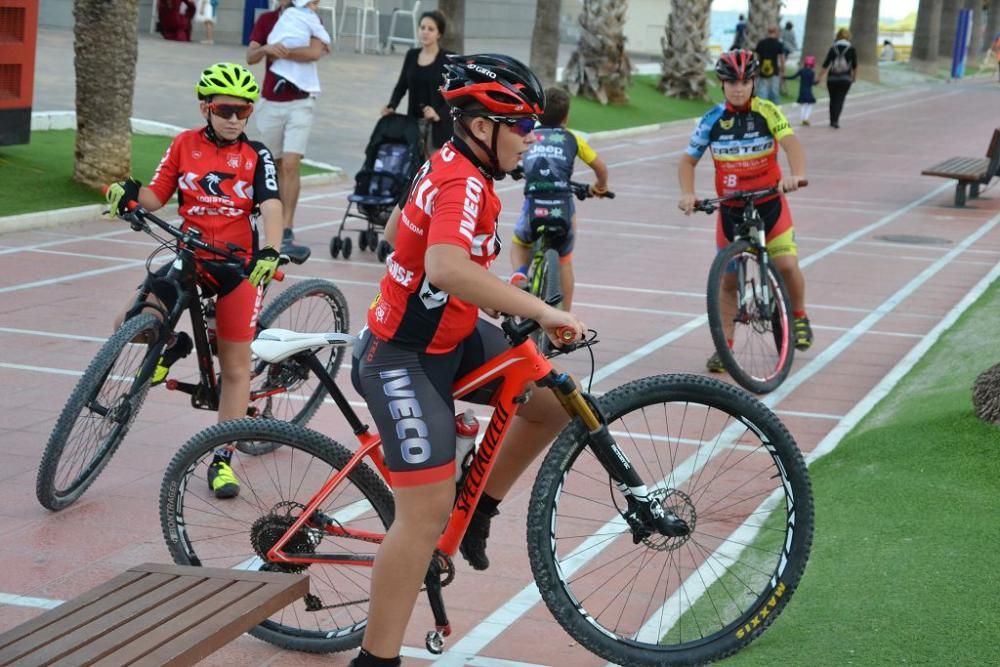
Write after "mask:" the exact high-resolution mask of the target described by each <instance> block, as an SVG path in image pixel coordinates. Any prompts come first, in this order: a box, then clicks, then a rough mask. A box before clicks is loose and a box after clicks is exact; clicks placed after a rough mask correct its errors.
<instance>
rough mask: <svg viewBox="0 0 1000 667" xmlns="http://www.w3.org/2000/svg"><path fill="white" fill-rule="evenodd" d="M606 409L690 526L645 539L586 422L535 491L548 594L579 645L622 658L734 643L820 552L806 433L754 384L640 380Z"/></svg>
mask: <svg viewBox="0 0 1000 667" xmlns="http://www.w3.org/2000/svg"><path fill="white" fill-rule="evenodd" d="M598 405H599V407H600V409H601V411H602V412H603V414H604V416H605V418H606V419H607V423H608V428H609V430H610V431H611V434H612V436H613V437H614V439H615V441H616V443H617V444H618V447H619V448H620V449H621V450H622V452H624V453H625V455H627V456H628V457H629V459H630V460H631V462H632V465H633V466H634V468H635V469H636V471H637V472H638V473H639V474H640V476H641V477H642V479H643V481H644V483H645V485H646V487H647V490H648V492H649V493H650V494H651V495H653V496H654V497H655V498H657V499H658V500H659V501H660V503H661V505H662V506H663V507H664V509H666V510H669V511H671V512H673V513H674V514H676V515H677V516H679V517H681V518H683V519H684V520H685V521H686V522H687V523H688V525H689V526H690V527H691V533H690V534H689V535H687V536H684V537H676V538H668V537H664V536H663V535H660V534H658V533H655V532H654V533H653V534H649V535H643V534H640V535H635V534H634V533H633V530H632V529H630V527H629V525H628V523H627V522H626V519H625V515H626V512H625V509H626V501H625V498H624V496H623V495H622V494H621V492H619V491H618V489H617V487H616V486H615V485H614V483H613V482H612V481H611V480H610V478H609V476H608V474H607V472H606V471H605V469H604V468H603V466H602V465H601V463H600V462H599V461H598V459H597V458H596V457H595V455H594V452H593V451H592V449H591V446H590V443H589V441H588V437H587V432H586V430H585V429H584V428H583V427H582V425H581V424H580V423H579V421H578V420H576V421H574V423H572V424H571V425H570V426H569V427H567V428H566V429H565V430H564V431H563V433H562V434H561V435H560V436H559V438H558V439H557V440H556V442H555V444H554V445H553V447H552V449H551V450H550V451H549V453H548V455H547V456H546V457H545V460H544V461H543V463H542V465H541V469H540V470H539V474H538V478H537V479H536V481H535V485H534V488H533V489H532V494H531V503H530V506H529V510H528V553H529V561H530V562H531V567H532V571H533V573H534V576H535V581H536V583H537V584H538V589H539V591H540V592H541V595H542V598H543V599H544V600H545V603H546V605H548V607H549V610H550V611H551V612H552V614H553V616H555V618H556V620H557V621H558V622H559V624H560V625H562V626H563V628H565V629H566V631H567V632H568V633H569V634H570V635H572V636H573V637H574V638H575V639H576V640H577V641H579V642H580V644H581V645H583V646H585V647H586V648H587V649H589V650H590V651H592V652H594V653H596V654H597V655H600V656H601V657H602V658H604V659H606V660H609V661H611V662H614V663H616V664H626V665H663V664H670V665H674V664H677V665H682V664H683V665H686V664H701V663H704V662H709V661H712V660H717V659H720V658H722V657H725V656H727V655H729V654H731V653H734V652H736V651H737V650H739V649H740V648H742V647H743V646H745V645H746V644H748V643H750V642H751V641H752V640H753V639H755V638H756V637H757V636H759V635H760V634H761V633H762V632H763V631H764V629H765V628H766V627H767V626H768V625H769V624H770V623H771V622H772V621H773V620H774V618H775V617H776V616H777V615H778V614H779V613H780V612H781V610H782V609H783V608H784V606H785V604H786V603H787V602H788V600H789V598H790V597H791V596H792V593H793V592H794V591H795V588H796V586H797V585H798V583H799V579H800V578H801V576H802V572H803V570H804V568H805V565H806V561H807V560H808V557H809V550H810V547H811V543H812V535H813V501H812V494H811V488H810V483H809V476H808V473H807V471H806V466H805V463H804V461H803V459H802V455H801V453H800V452H799V450H798V448H797V447H796V444H795V441H794V440H793V439H792V436H791V435H790V434H789V433H788V431H787V430H786V429H785V427H784V426H783V425H782V424H781V422H780V421H779V420H778V418H777V417H776V416H775V415H774V413H772V412H771V411H770V410H768V409H767V408H766V407H765V406H764V405H763V404H762V403H760V402H759V401H757V400H756V399H754V398H753V397H752V396H750V395H749V394H747V393H746V392H745V391H743V390H741V389H739V388H737V387H734V386H732V385H729V384H726V383H723V382H720V381H718V380H714V379H711V378H707V377H704V376H700V375H661V376H656V377H649V378H642V379H640V380H635V381H633V382H630V383H628V384H626V385H623V386H620V387H618V388H616V389H613V390H612V391H610V392H608V393H607V394H605V395H604V396H602V397H601V398H600V399H599V401H598Z"/></svg>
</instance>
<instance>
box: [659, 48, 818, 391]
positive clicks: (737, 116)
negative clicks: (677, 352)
mask: <svg viewBox="0 0 1000 667" xmlns="http://www.w3.org/2000/svg"><path fill="white" fill-rule="evenodd" d="M759 68H760V64H759V62H758V61H757V57H756V56H755V55H754V53H753V52H752V51H746V50H739V51H730V52H728V53H724V54H722V56H721V57H720V58H719V60H718V62H717V63H716V64H715V73H716V75H717V76H718V77H719V81H721V82H722V91H723V93H724V94H725V96H726V101H725V102H724V103H722V104H719V105H718V106H716V107H714V108H712V109H711V110H710V111H709V112H708V113H706V114H705V115H704V116H702V118H701V120H700V121H699V122H698V126H697V127H696V128H695V131H694V133H693V134H692V135H691V143H690V145H689V146H688V149H687V153H686V154H684V155H683V156H681V160H680V163H679V164H678V166H677V176H678V180H679V181H680V187H681V199H680V201H679V202H678V208H680V209H681V210H682V211H684V213H685V214H687V215H691V212H692V211H693V210H694V205H695V202H696V201H697V199H698V198H697V196H696V195H695V190H694V181H695V166H696V165H697V164H698V160H700V159H701V157H702V155H704V154H705V150H706V149H708V150H711V152H712V159H713V161H714V163H715V189H716V192H718V194H719V196H720V197H723V196H726V195H730V194H733V193H735V192H741V191H745V190H761V189H766V188H770V187H774V186H775V185H777V184H779V183H780V184H781V186H782V189H783V190H784V191H785V192H791V191H793V190H796V189H798V187H799V183H800V182H801V181H805V180H806V161H805V154H804V153H803V151H802V145H801V144H800V143H799V140H798V139H797V138H796V137H795V135H794V133H793V132H792V128H791V126H790V125H789V124H788V120H787V119H786V118H785V116H784V114H782V113H781V109H779V108H778V107H777V106H775V105H774V104H772V103H771V102H768V101H767V100H762V99H760V98H758V97H756V96H755V95H754V83H755V82H756V80H757V71H758V69H759ZM779 145H780V146H781V148H783V149H785V152H786V153H787V154H788V164H789V166H790V167H791V172H792V173H791V175H788V176H783V175H782V173H781V167H780V166H779V165H778V146H779ZM741 208H742V205H741V204H740V203H739V202H734V203H731V204H727V205H724V206H722V207H721V208H720V209H719V218H718V225H717V227H716V233H715V240H716V246H717V247H718V248H719V249H720V250H721V249H722V248H724V247H725V246H726V245H727V244H728V243H729V242H730V241H731V240H732V237H733V229H734V227H735V226H736V225H738V224H739V222H740V220H741V218H742V211H741ZM757 211H758V212H759V213H760V216H761V218H762V219H763V220H764V223H765V230H766V232H767V251H768V254H769V255H770V257H771V259H772V260H773V261H774V264H775V266H777V267H778V270H779V271H780V272H781V277H782V278H783V279H784V281H785V284H786V285H787V286H788V292H789V297H790V298H791V301H792V311H793V312H792V315H793V317H794V319H795V326H794V339H795V347H796V349H799V350H807V349H809V347H810V346H812V343H813V333H812V327H811V326H810V324H809V318H808V316H807V315H806V285H805V278H804V277H803V275H802V270H801V269H800V268H799V260H798V250H797V248H796V245H795V231H794V228H793V226H792V216H791V212H790V211H789V209H788V202H787V201H786V200H785V197H784V195H780V194H779V195H774V196H773V197H769V198H764V199H762V200H760V201H758V202H757ZM728 283H731V284H728ZM724 288H726V289H727V292H729V291H731V292H732V298H734V299H735V298H736V297H735V294H736V284H735V277H733V279H732V280H731V281H727V284H724ZM730 326H732V324H731V323H730ZM730 338H731V336H730ZM705 365H706V367H707V368H708V370H710V371H712V372H713V373H721V372H722V371H723V370H724V367H723V365H722V361H721V359H719V355H718V354H717V353H716V354H712V356H711V357H709V359H708V361H707V362H706V364H705Z"/></svg>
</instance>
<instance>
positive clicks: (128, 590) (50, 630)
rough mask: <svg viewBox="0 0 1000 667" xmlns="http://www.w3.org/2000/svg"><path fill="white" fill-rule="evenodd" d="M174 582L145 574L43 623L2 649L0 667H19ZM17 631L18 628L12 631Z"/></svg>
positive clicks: (166, 578)
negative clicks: (114, 611) (40, 649)
mask: <svg viewBox="0 0 1000 667" xmlns="http://www.w3.org/2000/svg"><path fill="white" fill-rule="evenodd" d="M173 578H174V577H171V576H170V575H167V574H147V575H145V576H144V577H142V578H140V579H137V580H135V581H132V582H131V583H129V584H128V585H126V586H124V587H120V588H118V589H117V590H114V591H113V592H111V593H110V594H109V595H106V596H104V597H101V598H98V599H96V600H91V601H90V602H89V603H88V604H85V605H75V606H74V607H75V608H73V609H72V610H71V611H70V613H68V614H60V616H61V617H60V618H59V619H58V622H51V623H45V624H44V625H43V626H41V627H37V626H36V628H37V629H36V630H35V631H33V632H31V633H29V634H26V635H24V636H22V637H21V638H20V639H18V640H17V641H16V642H13V643H12V644H8V645H7V646H5V647H4V649H3V650H2V651H0V665H11V664H15V663H17V664H20V659H23V657H24V656H25V655H27V654H28V653H30V652H31V651H34V650H37V649H38V647H39V646H46V645H47V644H49V643H50V642H52V641H54V640H56V639H58V638H59V637H62V636H63V635H66V634H68V633H71V632H74V631H75V630H77V629H78V628H80V627H82V626H84V625H86V624H87V623H89V622H90V621H92V620H93V619H94V618H98V617H100V615H101V614H102V613H105V612H106V611H108V610H109V609H116V608H118V607H120V606H121V605H123V604H127V603H128V602H129V601H130V600H134V599H135V598H136V597H141V596H142V595H145V594H147V593H149V592H150V591H154V590H156V589H157V588H159V587H160V586H162V585H164V584H165V583H167V582H169V581H170V580H171V579H173ZM88 597H90V596H88ZM72 602H75V600H72V601H70V602H67V603H66V604H65V605H60V606H58V607H56V608H55V609H53V610H52V611H53V612H57V611H59V610H61V609H62V608H63V607H64V606H66V605H68V604H71V603H72ZM30 623H31V622H30V621H29V624H30ZM26 625H27V624H26ZM19 629H20V627H18V628H15V629H14V630H19Z"/></svg>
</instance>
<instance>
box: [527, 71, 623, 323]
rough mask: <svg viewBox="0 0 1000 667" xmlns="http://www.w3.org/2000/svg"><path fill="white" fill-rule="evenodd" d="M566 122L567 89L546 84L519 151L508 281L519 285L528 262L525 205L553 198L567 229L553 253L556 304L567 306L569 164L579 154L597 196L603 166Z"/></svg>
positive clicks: (603, 181)
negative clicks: (531, 137)
mask: <svg viewBox="0 0 1000 667" xmlns="http://www.w3.org/2000/svg"><path fill="white" fill-rule="evenodd" d="M568 120H569V93H567V92H566V91H565V90H563V89H562V88H559V87H556V86H552V87H550V88H547V89H546V90H545V111H544V112H542V115H541V116H540V117H539V119H538V122H539V127H538V128H536V129H535V143H534V144H532V146H531V148H529V149H528V152H527V153H525V155H524V160H523V163H524V180H525V185H524V208H523V209H521V217H520V218H518V221H517V225H516V226H515V227H514V238H513V243H512V244H511V248H510V261H511V268H513V269H514V273H513V275H511V278H510V280H511V282H512V283H514V284H523V283H524V282H525V281H527V279H528V275H527V274H528V263H529V262H530V261H531V246H532V243H533V242H534V240H535V239H534V238H533V237H534V231H533V230H532V228H531V219H530V218H531V214H530V212H531V207H532V205H533V200H534V198H535V197H539V198H542V199H547V200H559V201H561V202H562V203H563V206H565V209H566V211H567V215H566V219H567V220H569V221H570V229H569V231H568V233H567V234H566V236H565V237H564V240H562V241H561V242H560V243H559V244H558V245H557V246H555V250H557V251H558V252H559V263H560V271H559V277H560V282H561V283H562V284H561V287H562V295H563V301H562V307H563V308H565V309H566V310H569V309H570V307H571V306H572V305H573V284H574V278H573V244H574V241H575V240H576V239H575V236H576V207H575V205H574V202H573V191H572V189H571V188H570V184H569V183H570V180H572V178H573V163H574V161H575V160H576V158H580V159H581V160H582V161H583V163H584V164H586V165H587V166H589V167H590V168H591V169H593V170H594V174H595V175H596V176H597V181H596V182H595V183H594V184H593V185H592V186H590V190H591V192H592V193H593V194H594V196H596V197H600V196H602V195H604V194H605V193H607V191H608V167H607V165H606V164H604V160H602V159H601V158H599V157H598V156H597V153H596V152H595V151H594V149H593V148H591V147H590V144H588V143H587V141H586V140H585V139H584V138H583V137H581V136H580V135H579V134H577V133H576V132H574V131H573V130H570V129H568V128H567V127H566V123H567V121H568Z"/></svg>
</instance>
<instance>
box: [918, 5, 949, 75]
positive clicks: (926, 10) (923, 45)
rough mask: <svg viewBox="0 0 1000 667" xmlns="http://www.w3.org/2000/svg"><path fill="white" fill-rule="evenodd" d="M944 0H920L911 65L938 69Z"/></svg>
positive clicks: (924, 69) (926, 68)
mask: <svg viewBox="0 0 1000 667" xmlns="http://www.w3.org/2000/svg"><path fill="white" fill-rule="evenodd" d="M942 1H943V0H920V5H919V6H918V7H917V25H916V27H915V29H914V31H913V50H912V51H910V65H911V66H912V67H914V68H915V69H918V70H921V71H925V72H931V71H934V70H936V69H937V57H938V42H939V41H940V35H941V3H942Z"/></svg>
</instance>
